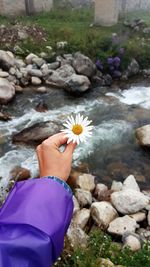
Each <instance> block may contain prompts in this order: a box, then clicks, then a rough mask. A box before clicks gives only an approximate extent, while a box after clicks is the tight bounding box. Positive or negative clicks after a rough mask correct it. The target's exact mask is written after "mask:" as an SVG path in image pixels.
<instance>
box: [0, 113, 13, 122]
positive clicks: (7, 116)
mask: <svg viewBox="0 0 150 267" xmlns="http://www.w3.org/2000/svg"><path fill="white" fill-rule="evenodd" d="M11 119H12V117H11V115H10V114H9V113H7V112H0V120H1V121H9V120H11Z"/></svg>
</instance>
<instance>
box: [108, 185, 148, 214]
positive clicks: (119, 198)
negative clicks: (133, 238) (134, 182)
mask: <svg viewBox="0 0 150 267" xmlns="http://www.w3.org/2000/svg"><path fill="white" fill-rule="evenodd" d="M111 202H112V204H113V206H114V207H115V208H116V210H117V211H119V212H120V213H122V214H132V213H136V212H138V211H140V210H142V209H144V208H145V207H146V206H147V204H148V203H149V199H148V197H146V196H145V195H144V194H142V193H141V192H138V191H135V190H132V189H128V190H123V191H119V192H114V193H113V194H112V195H111Z"/></svg>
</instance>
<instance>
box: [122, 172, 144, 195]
mask: <svg viewBox="0 0 150 267" xmlns="http://www.w3.org/2000/svg"><path fill="white" fill-rule="evenodd" d="M128 189H132V190H135V191H138V192H140V188H139V186H138V184H137V182H136V179H135V177H134V176H133V175H129V176H128V177H127V178H126V179H125V180H124V182H123V187H122V190H128Z"/></svg>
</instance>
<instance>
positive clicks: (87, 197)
mask: <svg viewBox="0 0 150 267" xmlns="http://www.w3.org/2000/svg"><path fill="white" fill-rule="evenodd" d="M75 197H76V198H77V200H78V202H79V204H80V206H81V207H85V206H87V205H91V204H92V194H91V193H90V192H89V191H86V190H82V189H75Z"/></svg>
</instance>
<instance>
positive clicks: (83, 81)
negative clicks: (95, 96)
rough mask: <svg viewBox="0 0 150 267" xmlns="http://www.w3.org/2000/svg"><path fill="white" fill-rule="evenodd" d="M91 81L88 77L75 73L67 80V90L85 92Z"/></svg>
mask: <svg viewBox="0 0 150 267" xmlns="http://www.w3.org/2000/svg"><path fill="white" fill-rule="evenodd" d="M90 87H91V82H90V80H89V79H88V77H86V76H83V75H77V74H73V75H72V76H71V77H69V78H68V79H67V80H66V88H65V89H66V90H67V91H69V92H71V93H83V92H85V91H87V90H88V89H90Z"/></svg>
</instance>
